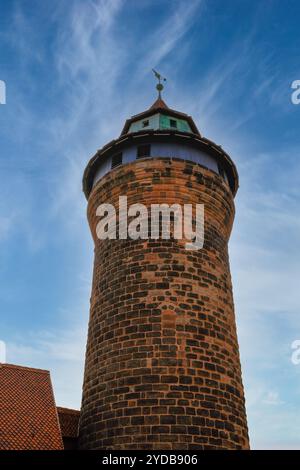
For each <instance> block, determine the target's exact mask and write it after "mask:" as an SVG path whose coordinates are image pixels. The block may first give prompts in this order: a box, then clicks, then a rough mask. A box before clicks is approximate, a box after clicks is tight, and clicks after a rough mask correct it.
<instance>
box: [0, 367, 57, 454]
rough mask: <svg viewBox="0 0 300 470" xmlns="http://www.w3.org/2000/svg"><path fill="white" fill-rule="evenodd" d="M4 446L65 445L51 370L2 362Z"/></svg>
mask: <svg viewBox="0 0 300 470" xmlns="http://www.w3.org/2000/svg"><path fill="white" fill-rule="evenodd" d="M0 449H1V450H4V449H7V450H10V449H11V450H30V449H33V450H38V449H39V450H60V449H63V442H62V437H61V432H60V427H59V421H58V415H57V411H56V407H55V401H54V396H53V390H52V385H51V379H50V374H49V372H48V371H46V370H41V369H32V368H30V367H21V366H16V365H11V364H0Z"/></svg>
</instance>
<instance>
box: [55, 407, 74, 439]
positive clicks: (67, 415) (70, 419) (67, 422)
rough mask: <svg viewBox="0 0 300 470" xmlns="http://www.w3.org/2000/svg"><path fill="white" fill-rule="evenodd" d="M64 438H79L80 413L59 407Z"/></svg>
mask: <svg viewBox="0 0 300 470" xmlns="http://www.w3.org/2000/svg"><path fill="white" fill-rule="evenodd" d="M57 413H58V418H59V423H60V429H61V434H62V437H63V438H65V437H72V438H77V436H78V422H79V415H80V411H78V410H71V409H70V408H61V407H60V406H58V407H57Z"/></svg>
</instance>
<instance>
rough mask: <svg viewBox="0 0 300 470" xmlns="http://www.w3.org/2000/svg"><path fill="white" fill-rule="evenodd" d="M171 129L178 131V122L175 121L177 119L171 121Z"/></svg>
mask: <svg viewBox="0 0 300 470" xmlns="http://www.w3.org/2000/svg"><path fill="white" fill-rule="evenodd" d="M170 127H174V128H176V129H177V121H175V119H170Z"/></svg>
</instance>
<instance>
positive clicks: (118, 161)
mask: <svg viewBox="0 0 300 470" xmlns="http://www.w3.org/2000/svg"><path fill="white" fill-rule="evenodd" d="M119 165H122V153H116V155H113V157H112V159H111V167H112V168H115V167H116V166H119Z"/></svg>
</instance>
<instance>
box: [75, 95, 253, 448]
mask: <svg viewBox="0 0 300 470" xmlns="http://www.w3.org/2000/svg"><path fill="white" fill-rule="evenodd" d="M237 188H238V174H237V171H236V168H235V165H234V163H233V162H232V160H231V159H230V157H229V156H228V155H227V154H226V153H225V152H224V150H222V148H221V147H219V146H218V145H216V144H214V143H213V142H211V141H209V140H208V139H205V138H204V137H202V136H201V135H200V133H199V131H198V129H197V127H196V125H195V123H194V121H193V119H192V118H191V117H190V116H188V115H186V114H184V113H181V112H178V111H175V110H173V109H170V108H168V107H167V105H166V104H165V103H164V101H163V100H162V99H161V97H159V98H158V99H157V101H156V102H155V103H154V104H153V105H152V106H151V108H150V109H148V110H147V111H145V112H143V113H141V114H138V115H136V116H133V117H132V118H131V119H129V120H127V121H126V123H125V126H124V129H123V131H122V133H121V136H120V137H119V138H118V139H116V140H114V141H112V142H110V143H109V144H107V145H105V146H104V147H103V148H102V149H101V150H99V151H98V152H97V153H96V155H95V156H94V157H93V158H92V159H91V160H90V162H89V163H88V165H87V168H86V170H85V173H84V177H83V189H84V192H85V194H86V197H87V199H88V220H89V224H90V228H91V232H92V236H93V239H94V243H95V261H94V274H93V287H92V295H91V310H90V320H89V330H88V340H87V350H86V362H85V374H84V385H83V397H82V408H81V417H80V425H79V448H81V449H171V450H175V449H178V450H188V449H247V448H248V447H249V441H248V432H247V422H246V413H245V404H244V392H243V385H242V377H241V367H240V359H239V347H238V342H237V334H236V325H235V316H234V305H233V297H232V285H231V276H230V267H229V260H228V240H229V236H230V232H231V228H232V224H233V219H234V202H233V199H234V196H235V194H236V191H237ZM120 196H126V197H127V205H128V206H130V205H132V204H144V205H145V206H146V207H147V208H150V206H151V205H152V204H163V203H164V204H168V205H170V206H171V205H172V204H179V205H181V206H183V205H184V204H191V205H192V206H196V204H203V205H204V244H203V247H202V248H201V249H196V250H195V249H194V250H190V249H187V248H186V244H185V240H179V239H176V238H174V237H171V238H170V239H162V238H155V239H152V238H151V236H149V238H148V239H135V240H133V239H130V238H129V237H127V238H125V237H123V239H118V238H117V239H115V240H113V239H99V237H98V235H97V234H98V232H97V224H98V223H99V219H100V217H99V215H97V208H98V207H99V206H100V205H101V204H104V203H109V204H112V205H113V206H114V207H115V208H116V209H118V206H119V197H120ZM121 223H122V221H121V220H119V221H117V224H118V226H119V225H120V224H121Z"/></svg>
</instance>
